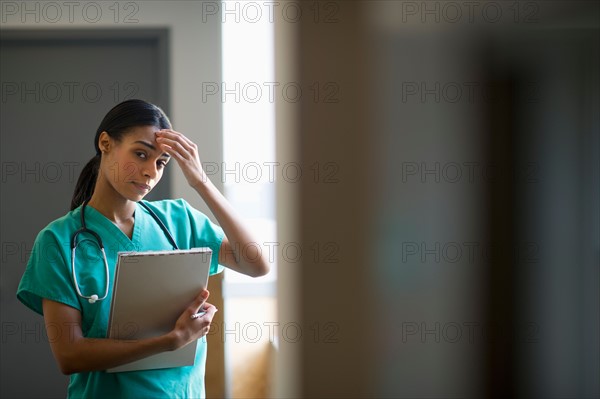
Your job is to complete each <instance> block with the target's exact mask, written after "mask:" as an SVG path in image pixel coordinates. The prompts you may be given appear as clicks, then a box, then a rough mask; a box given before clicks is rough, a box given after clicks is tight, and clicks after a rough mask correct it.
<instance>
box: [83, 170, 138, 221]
mask: <svg viewBox="0 0 600 399" xmlns="http://www.w3.org/2000/svg"><path fill="white" fill-rule="evenodd" d="M88 206H91V207H92V208H94V209H96V210H97V211H98V212H100V213H101V214H102V215H104V216H106V217H107V218H108V219H109V220H111V221H112V222H113V223H117V224H120V223H125V222H127V221H129V220H131V219H132V218H133V213H134V212H135V202H133V201H130V200H128V199H127V198H124V197H123V196H121V195H120V194H119V193H117V192H116V191H115V190H114V189H113V188H112V187H110V188H109V187H107V185H106V184H102V182H101V181H100V179H98V181H97V182H96V187H95V188H94V194H93V195H92V198H90V200H89V202H88Z"/></svg>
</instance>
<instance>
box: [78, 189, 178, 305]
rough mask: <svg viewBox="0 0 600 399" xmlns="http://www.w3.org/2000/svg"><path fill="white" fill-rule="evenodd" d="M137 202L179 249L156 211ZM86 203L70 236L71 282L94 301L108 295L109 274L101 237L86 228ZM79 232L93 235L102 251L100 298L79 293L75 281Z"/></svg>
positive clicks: (82, 296) (81, 295) (87, 297)
mask: <svg viewBox="0 0 600 399" xmlns="http://www.w3.org/2000/svg"><path fill="white" fill-rule="evenodd" d="M138 204H140V205H141V206H143V207H144V208H145V209H146V210H147V211H148V213H150V215H151V216H152V218H153V219H154V220H156V223H158V225H159V226H160V228H161V229H162V230H163V231H164V232H165V235H166V236H167V238H168V239H169V241H170V242H171V245H173V248H174V249H179V247H178V246H177V243H176V242H175V239H174V238H173V236H172V235H171V233H170V232H169V229H167V226H165V225H164V223H163V222H162V220H160V218H159V217H158V216H157V215H156V213H154V211H153V210H152V209H150V207H149V206H148V205H146V204H144V203H143V202H138ZM86 205H87V201H86V202H84V203H83V205H81V228H80V229H79V230H77V231H76V232H75V233H74V234H73V236H72V237H71V272H72V274H73V282H74V283H75V289H76V290H77V294H78V295H79V296H80V297H81V298H85V299H87V300H88V302H89V303H95V302H96V301H101V300H103V299H105V298H106V296H107V295H108V285H109V281H110V280H109V276H108V260H107V259H106V252H105V251H104V244H102V239H101V238H100V236H99V235H98V233H96V232H95V231H93V230H90V229H88V228H87V227H86V225H85V207H86ZM81 233H89V234H91V235H92V236H94V238H95V239H96V243H97V244H98V246H99V247H100V251H102V258H103V259H104V270H105V272H106V290H104V295H103V296H102V298H99V297H98V294H92V295H90V296H86V295H83V294H82V293H81V291H80V290H79V283H78V282H77V273H75V252H76V251H75V250H76V249H77V245H78V243H77V236H78V235H79V234H81ZM84 241H85V240H84Z"/></svg>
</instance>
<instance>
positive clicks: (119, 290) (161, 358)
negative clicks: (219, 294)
mask: <svg viewBox="0 0 600 399" xmlns="http://www.w3.org/2000/svg"><path fill="white" fill-rule="evenodd" d="M118 256H119V259H118V262H117V269H116V272H115V282H114V288H113V295H112V303H111V308H110V316H109V323H108V337H109V338H114V339H143V338H149V337H155V336H159V335H162V334H165V333H168V332H169V331H171V330H172V329H173V326H175V322H176V321H177V319H178V318H179V316H180V315H181V313H182V312H183V311H184V310H185V309H186V308H187V307H188V306H189V305H190V303H191V302H192V301H193V300H194V298H196V297H197V296H198V294H199V293H200V291H201V290H202V289H205V288H206V287H207V284H208V273H209V270H210V260H211V257H212V250H211V249H210V248H204V247H203V248H193V249H188V250H173V251H148V252H119V254H118ZM197 344H198V342H197V341H194V342H191V343H190V344H188V345H186V346H184V347H183V348H180V349H178V350H175V351H172V352H162V353H159V354H156V355H153V356H149V357H147V358H144V359H141V360H137V361H134V362H131V363H127V364H124V365H121V366H118V367H114V368H111V369H108V370H106V371H107V372H121V371H133V370H149V369H160V368H168V367H182V366H191V365H193V364H194V359H195V355H196V346H197Z"/></svg>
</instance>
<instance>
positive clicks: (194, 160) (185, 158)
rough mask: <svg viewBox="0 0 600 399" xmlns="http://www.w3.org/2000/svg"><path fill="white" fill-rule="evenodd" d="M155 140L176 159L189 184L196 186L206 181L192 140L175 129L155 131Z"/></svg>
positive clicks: (196, 148)
mask: <svg viewBox="0 0 600 399" xmlns="http://www.w3.org/2000/svg"><path fill="white" fill-rule="evenodd" d="M156 142H157V143H158V144H159V145H160V146H161V148H162V149H163V150H164V151H165V152H166V153H167V154H169V155H170V156H172V157H173V158H174V159H175V160H176V161H177V163H178V164H179V166H180V167H181V170H182V171H183V174H184V176H185V178H186V179H187V181H188V183H189V184H190V186H192V187H197V186H198V184H202V183H205V182H206V181H207V176H206V173H205V172H204V169H202V163H201V162H200V156H199V155H198V146H197V145H196V144H195V143H194V142H193V141H191V140H190V139H188V138H187V137H185V136H184V135H183V134H181V133H179V132H176V131H175V130H172V129H161V130H159V131H158V132H156Z"/></svg>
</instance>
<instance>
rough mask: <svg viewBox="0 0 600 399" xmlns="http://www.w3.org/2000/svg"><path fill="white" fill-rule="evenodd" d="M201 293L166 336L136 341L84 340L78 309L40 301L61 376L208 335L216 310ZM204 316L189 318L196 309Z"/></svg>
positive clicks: (136, 357)
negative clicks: (203, 311)
mask: <svg viewBox="0 0 600 399" xmlns="http://www.w3.org/2000/svg"><path fill="white" fill-rule="evenodd" d="M206 298H208V291H203V293H201V294H200V295H198V297H196V299H195V300H194V301H193V302H192V303H191V304H190V306H189V307H188V308H187V309H186V310H185V311H184V312H183V313H182V314H181V316H180V317H179V319H178V320H177V322H176V324H175V326H174V327H173V330H172V331H170V332H169V333H167V334H164V335H161V336H158V337H154V338H145V339H139V340H117V339H108V338H85V337H84V336H83V333H82V331H81V313H80V312H79V310H77V309H75V308H72V307H70V306H67V305H65V304H62V303H60V302H55V301H51V300H48V299H44V300H43V308H44V322H45V324H46V333H47V336H48V340H49V341H50V347H51V348H52V353H53V354H54V358H55V359H56V362H57V363H58V366H59V368H60V371H61V372H62V373H63V374H73V373H79V372H84V371H99V370H106V369H108V368H111V367H116V366H120V365H122V364H126V363H130V362H133V361H135V360H139V359H143V358H145V357H148V356H151V355H155V354H157V353H161V352H166V351H172V350H175V349H178V348H181V347H182V346H185V345H187V344H189V343H190V342H192V341H193V340H196V339H198V338H200V337H202V336H204V335H206V334H207V333H208V330H209V329H210V323H211V321H212V318H213V316H214V314H215V312H216V311H217V309H216V308H215V307H214V306H213V305H211V304H208V303H205V301H206ZM201 308H202V309H203V310H205V311H206V314H205V315H204V316H202V317H199V318H197V319H192V318H191V315H193V314H194V313H196V312H197V311H198V309H201Z"/></svg>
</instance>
